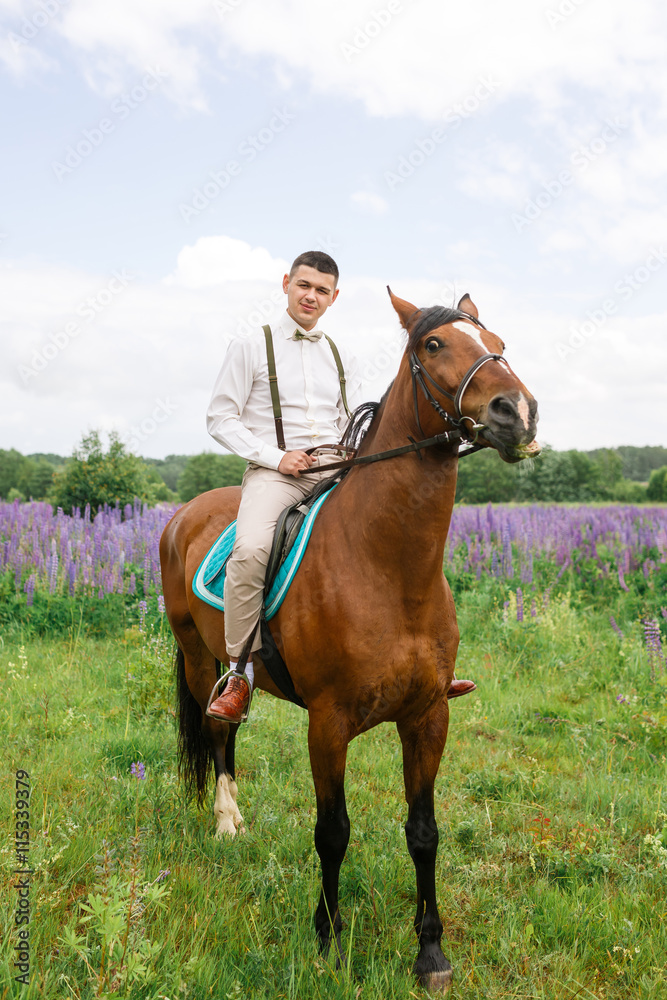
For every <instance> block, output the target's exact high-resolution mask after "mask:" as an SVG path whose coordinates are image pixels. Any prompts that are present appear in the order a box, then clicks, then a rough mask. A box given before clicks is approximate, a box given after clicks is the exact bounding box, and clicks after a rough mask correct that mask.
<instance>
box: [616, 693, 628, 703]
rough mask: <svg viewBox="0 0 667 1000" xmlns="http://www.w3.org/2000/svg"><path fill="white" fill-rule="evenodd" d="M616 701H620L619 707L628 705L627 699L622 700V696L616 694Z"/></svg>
mask: <svg viewBox="0 0 667 1000" xmlns="http://www.w3.org/2000/svg"><path fill="white" fill-rule="evenodd" d="M616 701H620V703H621V705H627V704H628V699H627V698H624V697H623V695H622V694H617V695H616Z"/></svg>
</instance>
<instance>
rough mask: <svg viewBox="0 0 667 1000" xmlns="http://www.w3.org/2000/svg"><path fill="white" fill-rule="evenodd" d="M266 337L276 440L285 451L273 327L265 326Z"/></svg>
mask: <svg viewBox="0 0 667 1000" xmlns="http://www.w3.org/2000/svg"><path fill="white" fill-rule="evenodd" d="M262 329H263V330H264V337H265V338H266V360H267V362H268V364H269V389H270V390H271V402H272V404H273V419H274V420H275V423H276V438H277V439H278V447H279V448H280V450H281V451H285V435H284V433H283V411H282V410H281V409H280V396H279V395H278V376H277V375H276V358H275V355H274V353H273V337H272V336H271V327H270V326H268V325H267V326H263V327H262Z"/></svg>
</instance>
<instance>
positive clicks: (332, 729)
mask: <svg viewBox="0 0 667 1000" xmlns="http://www.w3.org/2000/svg"><path fill="white" fill-rule="evenodd" d="M308 749H309V752H310V766H311V768H312V772H313V781H314V783H315V796H316V799H317V822H316V824H315V847H316V849H317V853H318V855H319V858H320V864H321V866H322V891H321V893H320V901H319V903H318V906H317V910H316V911H315V930H316V932H317V938H318V941H319V945H320V949H321V951H322V953H323V954H324V955H326V954H327V953H328V951H329V948H330V946H331V938H332V929H333V936H334V938H335V947H336V964H337V965H340V959H341V955H342V951H341V943H340V932H341V928H342V921H341V918H340V913H339V910H338V879H339V875H340V866H341V864H342V863H343V858H344V857H345V851H346V850H347V844H348V841H349V839H350V821H349V819H348V815H347V808H346V806H345V762H346V759H347V740H346V739H344V738H343V737H342V736H341V727H340V726H338V725H336V720H335V719H333V718H332V716H331V714H330V713H327V712H318V713H313V712H311V713H310V718H309V726H308Z"/></svg>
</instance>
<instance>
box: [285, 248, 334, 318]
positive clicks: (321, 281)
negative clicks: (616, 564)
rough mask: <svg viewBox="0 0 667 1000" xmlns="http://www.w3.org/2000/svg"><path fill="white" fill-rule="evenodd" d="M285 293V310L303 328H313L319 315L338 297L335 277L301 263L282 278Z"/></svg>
mask: <svg viewBox="0 0 667 1000" xmlns="http://www.w3.org/2000/svg"><path fill="white" fill-rule="evenodd" d="M283 291H284V292H285V293H286V294H287V311H288V313H289V314H290V316H291V317H292V319H293V320H296V322H297V323H298V324H299V326H302V327H303V329H304V330H313V329H314V328H315V327H316V326H317V322H318V320H319V318H320V317H321V316H323V315H324V313H325V312H326V311H327V309H328V308H329V306H330V305H331V304H332V302H335V301H336V299H337V298H338V289H337V288H336V279H335V278H334V276H333V274H325V273H324V272H323V271H317V270H316V269H315V268H314V267H306V265H305V264H301V266H300V267H298V268H297V269H296V271H295V272H294V274H293V276H292V277H291V278H290V276H289V274H286V275H285V277H284V278H283Z"/></svg>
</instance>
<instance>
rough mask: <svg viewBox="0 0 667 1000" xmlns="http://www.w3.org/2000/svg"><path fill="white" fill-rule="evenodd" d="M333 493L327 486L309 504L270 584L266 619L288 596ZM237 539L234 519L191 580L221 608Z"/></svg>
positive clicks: (201, 595) (203, 596) (197, 591)
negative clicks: (228, 564)
mask: <svg viewBox="0 0 667 1000" xmlns="http://www.w3.org/2000/svg"><path fill="white" fill-rule="evenodd" d="M330 494H331V490H327V492H326V493H324V494H323V495H322V496H321V497H318V499H317V500H316V501H315V503H314V504H313V506H312V507H311V508H310V511H309V512H308V515H307V517H306V519H305V521H304V522H303V524H302V525H301V530H300V531H299V534H298V535H297V536H296V539H295V542H294V545H293V546H292V548H291V549H290V551H289V553H288V555H287V558H286V560H285V562H284V563H283V564H282V566H281V567H280V569H279V570H278V573H277V574H276V578H275V580H274V581H273V584H272V586H271V591H270V593H269V595H268V597H267V598H266V601H265V606H264V615H265V617H266V618H267V619H269V618H273V616H274V615H275V614H276V613H277V611H278V608H279V607H280V605H281V604H282V603H283V601H284V600H285V595H286V594H287V591H288V590H289V587H290V584H291V582H292V580H293V579H294V576H295V574H296V571H297V569H298V568H299V566H300V564H301V560H302V559H303V554H304V552H305V551H306V546H307V545H308V539H309V538H310V533H311V531H312V530H313V524H314V522H315V518H316V517H317V514H318V512H319V509H320V507H321V506H322V504H323V503H324V501H325V500H326V498H327V497H328V496H329V495H330ZM235 541H236V521H232V523H231V524H229V525H228V526H227V527H226V528H225V530H224V531H223V533H222V534H221V535H220V537H219V538H218V539H217V540H216V541H215V542H214V543H213V545H212V546H211V548H210V549H209V550H208V552H207V553H206V555H205V556H204V558H203V560H202V562H201V564H200V566H199V569H198V570H197V572H196V573H195V577H194V580H193V581H192V589H193V590H194V592H195V594H196V595H197V597H199V598H201V600H202V601H206V603H207V604H210V605H211V606H212V607H214V608H218V609H219V610H220V611H224V610H225V603H224V596H223V595H224V586H225V575H226V571H227V560H228V559H229V557H230V555H231V554H232V549H233V548H234V542H235Z"/></svg>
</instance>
